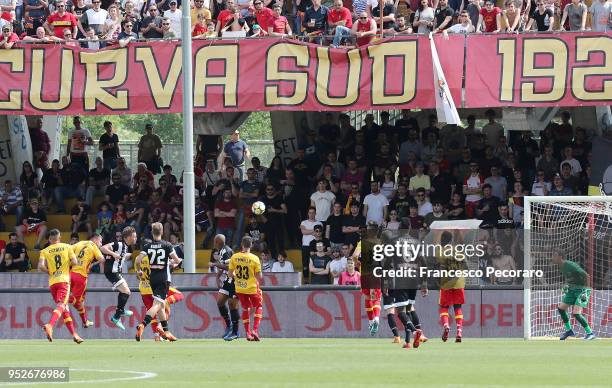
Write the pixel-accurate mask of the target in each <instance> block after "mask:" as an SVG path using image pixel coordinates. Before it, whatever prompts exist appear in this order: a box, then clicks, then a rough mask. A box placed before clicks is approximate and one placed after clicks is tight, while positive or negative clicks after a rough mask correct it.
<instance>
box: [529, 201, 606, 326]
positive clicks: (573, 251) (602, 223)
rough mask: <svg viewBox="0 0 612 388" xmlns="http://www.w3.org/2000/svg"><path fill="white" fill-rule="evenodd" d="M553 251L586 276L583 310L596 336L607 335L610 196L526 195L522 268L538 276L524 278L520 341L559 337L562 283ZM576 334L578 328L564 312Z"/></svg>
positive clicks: (576, 323) (561, 323)
mask: <svg viewBox="0 0 612 388" xmlns="http://www.w3.org/2000/svg"><path fill="white" fill-rule="evenodd" d="M554 249H561V250H562V252H564V255H565V259H567V260H571V261H574V262H576V263H578V264H580V266H581V267H582V268H583V269H584V270H585V271H586V272H587V273H588V274H589V277H590V281H591V286H592V289H593V290H592V293H591V298H590V301H589V304H588V307H587V308H586V309H585V310H583V313H582V314H583V315H584V316H585V317H586V318H587V320H588V322H589V325H590V326H591V328H592V329H593V332H594V333H595V335H596V336H598V337H604V338H610V337H612V269H611V267H612V197H605V196H601V197H526V198H525V268H526V269H532V270H539V271H541V274H542V275H543V276H541V277H534V278H532V279H525V291H524V292H525V293H524V305H525V306H524V307H525V315H524V317H525V318H524V325H525V332H524V336H525V338H536V337H544V338H545V337H550V338H552V337H559V335H561V333H563V332H564V331H565V330H564V328H563V322H562V320H561V318H560V317H559V314H558V312H557V305H558V304H559V302H560V301H561V298H562V296H563V291H562V289H563V287H564V279H563V277H562V275H561V272H560V270H559V267H558V266H557V265H555V264H553V263H552V261H551V256H552V251H553V250H554ZM570 317H571V324H572V327H573V329H574V331H575V332H576V334H577V336H579V335H584V330H583V328H582V327H581V326H580V324H579V323H578V322H576V321H575V319H574V318H573V316H572V315H571V314H570Z"/></svg>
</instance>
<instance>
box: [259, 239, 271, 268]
mask: <svg viewBox="0 0 612 388" xmlns="http://www.w3.org/2000/svg"><path fill="white" fill-rule="evenodd" d="M264 245H265V244H264ZM259 260H260V261H261V272H272V266H273V265H274V260H273V259H272V255H271V254H270V250H269V249H268V248H264V250H263V251H261V252H260V253H259Z"/></svg>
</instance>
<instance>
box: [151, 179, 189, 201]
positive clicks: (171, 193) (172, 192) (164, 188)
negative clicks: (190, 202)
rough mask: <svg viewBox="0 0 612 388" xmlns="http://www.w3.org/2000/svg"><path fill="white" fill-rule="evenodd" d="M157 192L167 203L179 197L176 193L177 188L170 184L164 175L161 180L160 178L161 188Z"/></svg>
mask: <svg viewBox="0 0 612 388" xmlns="http://www.w3.org/2000/svg"><path fill="white" fill-rule="evenodd" d="M156 191H157V192H158V193H159V195H160V197H161V198H162V200H163V201H165V202H170V201H171V200H172V198H174V197H176V196H177V195H178V193H177V192H176V186H175V185H170V184H168V180H167V178H166V177H165V176H163V175H162V177H161V178H159V187H158V188H157V190H156ZM196 191H197V189H196Z"/></svg>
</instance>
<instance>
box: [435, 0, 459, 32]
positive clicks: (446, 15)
mask: <svg viewBox="0 0 612 388" xmlns="http://www.w3.org/2000/svg"><path fill="white" fill-rule="evenodd" d="M454 14H455V11H454V10H453V9H452V8H451V7H450V6H449V5H448V0H439V1H438V7H437V8H436V10H435V11H434V18H435V24H434V29H433V33H434V34H435V33H437V32H441V31H446V29H447V28H449V27H450V26H451V24H452V21H453V15H454Z"/></svg>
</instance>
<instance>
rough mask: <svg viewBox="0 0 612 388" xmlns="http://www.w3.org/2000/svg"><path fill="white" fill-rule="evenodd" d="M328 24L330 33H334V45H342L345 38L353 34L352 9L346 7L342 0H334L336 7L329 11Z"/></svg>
mask: <svg viewBox="0 0 612 388" xmlns="http://www.w3.org/2000/svg"><path fill="white" fill-rule="evenodd" d="M327 26H328V27H329V34H330V35H334V41H333V43H332V46H333V47H338V46H340V45H341V44H342V41H343V40H344V39H345V38H348V37H350V36H351V28H352V27H353V17H352V16H351V11H350V10H349V9H348V8H346V7H344V4H343V3H342V0H334V7H333V8H331V9H330V10H329V12H328V13H327Z"/></svg>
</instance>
